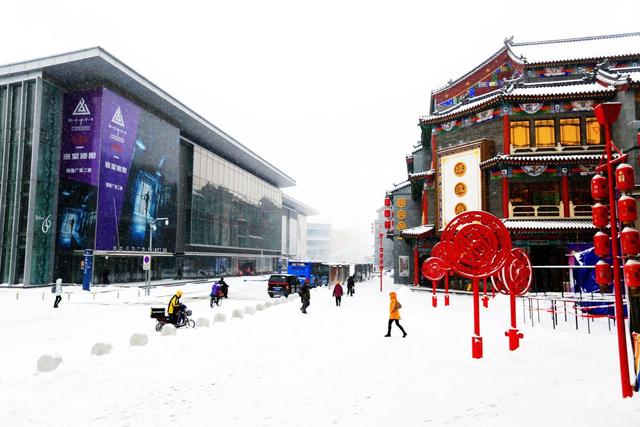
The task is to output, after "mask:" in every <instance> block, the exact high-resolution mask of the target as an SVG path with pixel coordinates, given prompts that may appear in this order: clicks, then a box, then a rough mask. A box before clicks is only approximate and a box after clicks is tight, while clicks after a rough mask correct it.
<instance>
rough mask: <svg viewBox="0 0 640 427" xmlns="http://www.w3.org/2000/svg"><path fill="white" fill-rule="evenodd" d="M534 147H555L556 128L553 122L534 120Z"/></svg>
mask: <svg viewBox="0 0 640 427" xmlns="http://www.w3.org/2000/svg"><path fill="white" fill-rule="evenodd" d="M534 126H535V131H536V147H555V145H556V126H555V123H554V121H553V120H535V121H534Z"/></svg>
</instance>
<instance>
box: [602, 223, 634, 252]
mask: <svg viewBox="0 0 640 427" xmlns="http://www.w3.org/2000/svg"><path fill="white" fill-rule="evenodd" d="M620 244H621V245H622V254H623V255H627V256H629V255H636V254H637V253H638V252H640V233H639V232H638V230H636V229H635V228H631V227H625V228H624V229H623V230H622V232H621V233H620ZM597 253H598V252H597V251H596V254H597ZM598 256H599V255H598Z"/></svg>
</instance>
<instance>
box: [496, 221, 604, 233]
mask: <svg viewBox="0 0 640 427" xmlns="http://www.w3.org/2000/svg"><path fill="white" fill-rule="evenodd" d="M502 222H503V223H504V225H505V227H507V230H509V231H528V232H544V233H548V232H553V231H595V229H596V228H595V226H594V225H593V224H592V223H591V221H589V220H586V219H503V220H502Z"/></svg>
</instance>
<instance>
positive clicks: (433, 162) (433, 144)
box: [431, 133, 436, 169]
mask: <svg viewBox="0 0 640 427" xmlns="http://www.w3.org/2000/svg"><path fill="white" fill-rule="evenodd" d="M435 168H436V135H435V134H433V133H432V134H431V169H435Z"/></svg>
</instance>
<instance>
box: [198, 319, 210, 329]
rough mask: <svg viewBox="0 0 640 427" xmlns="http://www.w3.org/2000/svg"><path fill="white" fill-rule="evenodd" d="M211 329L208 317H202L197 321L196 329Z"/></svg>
mask: <svg viewBox="0 0 640 427" xmlns="http://www.w3.org/2000/svg"><path fill="white" fill-rule="evenodd" d="M208 327H209V319H207V318H206V317H200V318H198V320H196V328H208Z"/></svg>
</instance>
